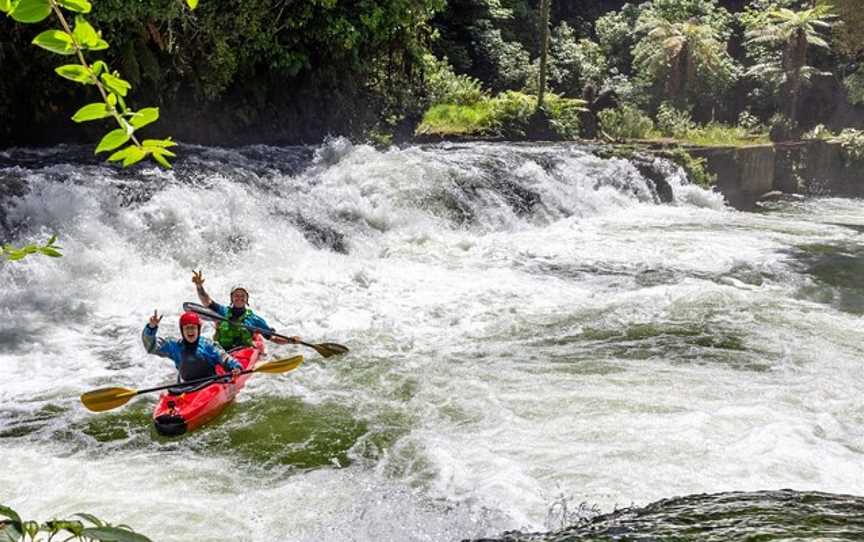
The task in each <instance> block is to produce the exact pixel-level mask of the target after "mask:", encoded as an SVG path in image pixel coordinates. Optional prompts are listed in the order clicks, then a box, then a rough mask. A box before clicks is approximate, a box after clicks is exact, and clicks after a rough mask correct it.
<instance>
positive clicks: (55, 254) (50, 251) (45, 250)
mask: <svg viewBox="0 0 864 542" xmlns="http://www.w3.org/2000/svg"><path fill="white" fill-rule="evenodd" d="M39 252H40V253H42V254H44V255H46V256H51V257H52V258H60V257H61V256H63V255H62V254H60V251H59V250H57V249H54V248H51V247H40V248H39Z"/></svg>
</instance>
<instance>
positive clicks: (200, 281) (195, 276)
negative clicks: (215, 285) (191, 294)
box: [192, 269, 204, 287]
mask: <svg viewBox="0 0 864 542" xmlns="http://www.w3.org/2000/svg"><path fill="white" fill-rule="evenodd" d="M192 282H193V283H195V285H196V286H198V287H201V286H203V285H204V275H203V269H202V270H201V271H195V270H194V269H193V270H192Z"/></svg>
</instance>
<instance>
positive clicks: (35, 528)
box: [21, 521, 39, 540]
mask: <svg viewBox="0 0 864 542" xmlns="http://www.w3.org/2000/svg"><path fill="white" fill-rule="evenodd" d="M21 526H22V527H23V528H24V532H25V533H27V536H29V537H30V538H31V539H32V540H36V535H37V534H39V522H38V521H25V522H24V523H22V524H21Z"/></svg>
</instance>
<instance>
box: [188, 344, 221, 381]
mask: <svg viewBox="0 0 864 542" xmlns="http://www.w3.org/2000/svg"><path fill="white" fill-rule="evenodd" d="M181 340H182V339H181ZM198 349H199V343H198V342H197V341H196V342H195V347H194V348H192V346H191V345H189V344H187V343H185V342H184V343H183V349H182V350H181V353H180V358H181V361H180V367H179V372H180V374H179V377H180V382H187V381H189V380H196V379H198V378H206V377H208V376H214V375H215V374H216V369H215V368H214V367H213V366H212V365H210V363H208V362H207V360H205V359H204V358H202V357H201V356H200V355H199V354H198Z"/></svg>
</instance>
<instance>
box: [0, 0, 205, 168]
mask: <svg viewBox="0 0 864 542" xmlns="http://www.w3.org/2000/svg"><path fill="white" fill-rule="evenodd" d="M186 3H187V4H188V5H189V7H190V8H191V9H195V7H196V6H197V5H198V0H186ZM91 9H92V5H91V4H90V2H89V1H88V0H0V11H2V12H3V13H6V14H7V15H8V16H9V17H11V18H12V19H14V20H16V21H18V22H21V23H25V24H34V23H38V22H41V21H43V20H45V19H47V18H48V17H49V16H50V15H51V14H52V13H53V14H54V15H55V17H56V18H57V20H58V21H59V23H60V26H61V27H62V29H52V30H45V31H44V32H42V33H40V34H39V35H38V36H36V37H35V38H34V39H33V44H34V45H37V46H38V47H41V48H43V49H45V50H47V51H50V52H52V53H55V54H58V55H62V56H76V57H77V60H78V63H77V64H64V65H62V66H59V67H58V68H56V69H55V70H54V71H55V72H56V73H57V74H58V75H59V76H61V77H63V78H65V79H69V80H70V81H74V82H75V83H79V84H82V85H94V86H95V87H96V88H97V90H98V91H99V94H100V95H101V96H102V101H101V102H94V103H90V104H87V105H85V106H84V107H82V108H80V109H79V110H78V111H77V112H76V113H75V114H74V115H73V116H72V120H73V121H74V122H88V121H94V120H101V119H105V118H113V119H114V120H115V121H116V123H117V124H118V126H119V127H118V128H116V129H114V130H112V131H110V132H108V133H107V134H105V136H104V137H103V138H102V140H101V141H100V142H99V144H98V145H97V146H96V151H95V152H96V154H99V153H101V152H108V151H114V152H113V153H112V154H111V155H110V156H109V157H108V160H109V161H110V162H122V163H123V166H124V167H128V166H131V165H132V164H135V163H137V162H140V161H141V160H143V159H144V158H147V157H148V156H149V157H151V158H152V159H153V160H155V161H156V162H158V163H159V164H160V165H162V166H163V167H166V168H170V167H171V163H170V162H169V161H168V158H171V157H174V156H176V155H175V154H174V153H173V152H171V151H170V150H168V149H169V148H171V147H173V146H175V145H176V143H175V142H174V141H172V140H171V138H170V137H169V138H166V139H145V140H143V141H140V140H139V139H138V137H136V134H135V132H136V131H137V130H140V129H141V128H144V127H145V126H147V125H148V124H151V123H153V122H155V121H156V120H158V119H159V108H157V107H145V108H143V109H139V110H138V111H135V110H133V109H131V108H129V107H128V106H127V105H126V96H127V94H128V92H129V90H131V88H132V85H131V84H130V83H129V82H128V81H126V80H124V79H123V78H122V77H121V76H120V73H119V72H117V71H116V70H113V71H112V70H111V69H110V68H109V66H108V64H106V63H105V61H103V60H97V61H95V62H92V63H90V62H88V61H87V59H86V58H85V57H84V53H85V51H102V50H105V49H107V48H108V42H107V41H105V40H104V39H102V34H101V32H98V31H97V30H96V29H95V28H93V25H91V24H90V23H89V22H87V20H86V19H85V18H84V15H83V14H86V13H90V10H91ZM63 10H66V11H69V12H72V13H74V14H75V25H74V28H73V27H72V26H70V24H69V21H68V20H67V18H66V14H64V11H63ZM127 143H128V145H127V146H125V147H123V146H124V145H126V144H127ZM121 147H123V148H121Z"/></svg>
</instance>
